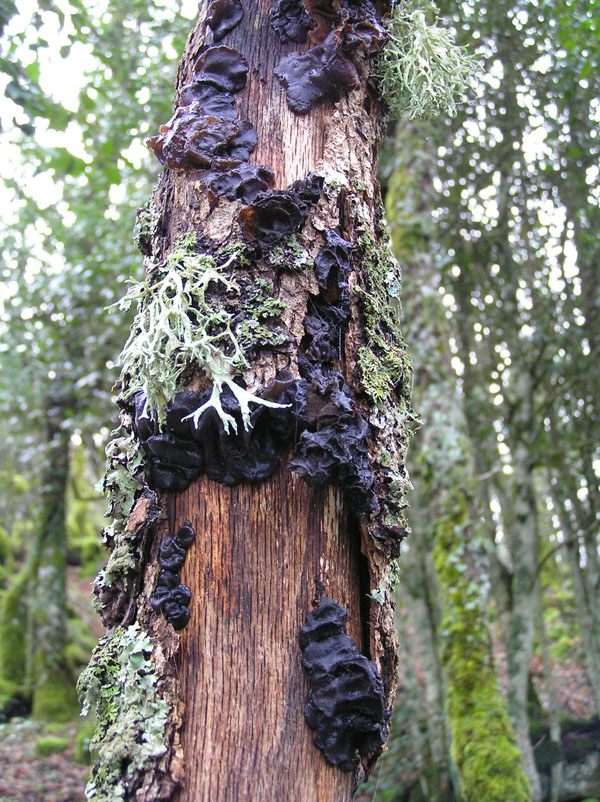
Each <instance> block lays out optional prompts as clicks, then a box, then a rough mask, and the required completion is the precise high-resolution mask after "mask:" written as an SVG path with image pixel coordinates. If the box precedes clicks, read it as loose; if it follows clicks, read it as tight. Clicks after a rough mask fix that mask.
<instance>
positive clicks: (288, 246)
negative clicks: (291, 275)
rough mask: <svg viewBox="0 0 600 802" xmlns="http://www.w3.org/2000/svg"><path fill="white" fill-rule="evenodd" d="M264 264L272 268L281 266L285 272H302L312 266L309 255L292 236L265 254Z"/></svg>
mask: <svg viewBox="0 0 600 802" xmlns="http://www.w3.org/2000/svg"><path fill="white" fill-rule="evenodd" d="M265 262H266V264H268V265H270V266H272V267H282V266H283V267H285V268H286V269H287V270H291V269H293V270H304V269H306V268H312V266H313V260H312V259H311V257H310V254H309V253H308V251H307V250H306V248H304V247H303V246H302V245H301V244H300V243H299V242H298V240H297V239H296V237H295V236H293V235H291V236H289V237H286V238H285V239H284V240H282V242H281V243H280V244H279V245H278V246H277V247H275V248H272V249H271V250H270V251H269V252H268V253H267V254H266V256H265Z"/></svg>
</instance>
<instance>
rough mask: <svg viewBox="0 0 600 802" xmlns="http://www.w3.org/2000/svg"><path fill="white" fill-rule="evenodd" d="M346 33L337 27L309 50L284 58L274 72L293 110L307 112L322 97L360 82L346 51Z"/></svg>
mask: <svg viewBox="0 0 600 802" xmlns="http://www.w3.org/2000/svg"><path fill="white" fill-rule="evenodd" d="M343 43H344V40H343V34H342V33H341V32H340V30H339V29H334V30H333V31H331V33H330V34H329V35H328V36H327V38H326V39H325V40H324V41H323V42H321V44H318V45H315V47H313V48H311V49H310V50H309V51H308V53H305V54H303V55H298V54H297V53H293V54H292V55H290V56H287V57H286V58H284V59H282V61H280V63H279V64H278V65H277V67H276V68H275V74H276V75H277V77H278V78H279V80H280V81H281V83H282V84H283V85H284V87H285V88H286V90H287V102H288V105H289V107H290V108H291V109H292V111H295V112H296V113H297V114H306V113H307V112H308V111H310V109H311V108H312V107H313V106H315V105H316V104H317V103H320V102H321V101H323V100H337V98H338V97H339V95H340V92H342V91H346V90H348V89H352V88H354V87H356V86H358V85H359V84H360V79H359V76H358V72H357V70H356V67H355V65H354V63H353V62H352V60H351V59H350V58H349V57H348V55H347V54H346V53H345V52H344V49H343Z"/></svg>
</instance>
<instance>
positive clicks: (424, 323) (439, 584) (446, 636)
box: [386, 128, 531, 802]
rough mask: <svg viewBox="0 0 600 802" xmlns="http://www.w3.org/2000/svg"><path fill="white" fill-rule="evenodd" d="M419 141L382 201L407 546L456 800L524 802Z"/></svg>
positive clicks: (401, 156)
mask: <svg viewBox="0 0 600 802" xmlns="http://www.w3.org/2000/svg"><path fill="white" fill-rule="evenodd" d="M423 139H425V137H422V136H421V135H420V132H419V130H418V129H416V130H415V129H413V130H411V129H410V128H409V129H408V130H407V129H403V130H402V131H399V133H398V135H397V153H396V159H397V163H396V169H395V172H394V174H393V175H392V178H391V180H390V183H389V187H388V193H387V196H386V206H387V209H388V212H389V215H390V219H391V221H392V240H393V245H394V251H395V253H396V254H397V255H398V257H399V258H400V259H401V260H402V262H403V263H404V264H405V265H406V267H405V296H406V301H405V310H406V330H407V337H409V338H410V340H411V341H412V343H413V346H412V347H413V352H414V356H415V390H414V395H415V402H416V407H417V409H418V410H419V412H420V413H421V415H422V417H423V428H422V430H421V431H420V432H419V434H418V436H417V438H416V442H415V445H414V447H413V449H412V452H411V458H412V460H413V469H412V474H413V480H414V483H415V486H416V489H417V496H418V498H419V501H420V509H419V514H418V515H417V516H416V517H415V519H414V522H413V521H412V520H411V519H410V518H409V520H410V522H411V525H412V530H413V534H412V536H411V543H410V547H411V549H412V548H414V540H416V539H417V538H424V539H425V540H426V541H429V542H430V543H431V544H432V549H433V562H434V566H435V570H434V571H432V574H433V577H432V579H430V583H429V584H430V587H429V590H428V592H429V593H430V594H431V595H432V596H434V597H437V598H439V601H438V604H439V607H440V608H441V620H439V621H438V622H437V625H438V632H437V637H438V638H439V642H440V661H441V666H442V669H443V673H444V678H445V697H446V699H445V707H446V715H447V722H448V723H447V726H448V728H449V730H450V734H451V755H452V761H453V763H454V765H455V767H456V771H457V774H458V784H459V789H457V796H459V797H460V799H461V800H464V802H479V801H480V800H486V802H506V800H511V802H517V801H519V802H528V800H530V798H531V796H530V791H529V787H528V783H527V779H526V777H525V774H524V772H523V769H522V767H521V756H520V754H519V751H518V749H517V747H516V744H515V735H514V732H513V731H512V729H511V726H510V723H509V719H508V714H507V709H506V703H505V701H504V699H503V697H502V694H501V693H500V689H499V686H498V682H497V679H496V675H495V671H494V664H493V658H492V644H491V637H490V632H489V629H488V621H487V615H486V605H487V598H486V578H485V576H486V570H487V566H486V560H485V552H486V539H487V533H486V532H485V527H484V526H482V517H481V516H480V514H479V502H478V487H477V479H476V469H475V462H474V458H473V449H472V444H471V441H470V439H469V437H468V435H467V425H466V420H465V415H464V411H463V405H462V399H461V398H460V396H459V395H458V393H457V391H456V379H455V375H454V372H453V370H452V367H451V358H452V353H451V350H450V346H449V342H450V339H451V336H452V334H453V332H452V329H451V327H450V324H449V323H448V320H447V317H446V313H445V308H444V305H443V303H442V300H441V296H440V293H439V286H438V283H439V279H438V276H437V273H436V265H435V261H434V259H433V257H432V255H431V253H430V248H429V239H428V225H429V212H430V207H429V206H428V204H427V191H428V187H429V177H430V175H431V174H432V156H431V154H430V153H429V152H428V151H427V149H426V147H423V146H422V145H421V142H422V140H423ZM418 524H420V525H421V527H423V529H424V531H419V530H418V529H417V525H418ZM432 580H433V581H432ZM423 592H424V591H423Z"/></svg>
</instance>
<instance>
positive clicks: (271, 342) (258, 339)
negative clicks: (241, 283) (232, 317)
mask: <svg viewBox="0 0 600 802" xmlns="http://www.w3.org/2000/svg"><path fill="white" fill-rule="evenodd" d="M239 308H240V313H241V317H242V320H241V322H240V323H238V324H237V325H236V327H235V334H236V337H237V340H238V342H239V343H240V346H241V347H242V350H243V351H244V354H245V355H249V354H250V353H251V352H252V351H253V350H255V349H257V348H278V347H281V346H283V345H285V344H286V343H287V342H289V337H288V335H287V334H286V333H285V331H283V329H281V328H280V327H278V326H275V327H274V326H273V324H274V322H275V321H276V320H277V319H278V318H279V317H280V315H281V313H282V312H283V311H284V310H285V304H284V303H283V301H279V300H277V298H274V297H273V285H272V284H270V283H269V282H268V281H266V280H265V279H257V281H256V282H255V283H254V284H249V285H247V286H246V287H244V289H243V290H242V294H241V300H240V304H239Z"/></svg>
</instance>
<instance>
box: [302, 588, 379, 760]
mask: <svg viewBox="0 0 600 802" xmlns="http://www.w3.org/2000/svg"><path fill="white" fill-rule="evenodd" d="M347 620H348V611H347V610H345V609H344V608H343V607H340V605H339V604H336V602H334V601H333V600H332V599H328V598H325V597H324V598H322V599H321V602H320V604H319V606H318V607H317V608H316V610H314V611H313V612H311V613H308V615H307V616H306V625H305V626H304V627H302V629H301V630H300V636H299V643H300V648H301V650H302V666H303V667H304V670H305V671H306V672H307V674H308V679H309V683H310V690H309V692H308V698H307V702H306V706H305V708H304V717H305V719H306V723H307V724H308V726H309V727H310V728H311V729H312V730H315V738H314V743H315V746H316V747H318V748H319V749H320V750H321V752H322V753H323V755H324V756H325V759H326V760H327V761H328V762H329V763H331V764H332V765H334V766H337V767H338V768H340V769H341V770H342V771H353V770H354V769H356V768H357V765H358V762H359V760H360V758H361V757H362V758H365V757H368V756H369V755H371V754H373V753H374V752H377V751H378V750H379V749H381V747H382V746H383V745H384V744H385V741H386V739H387V735H388V729H389V719H390V712H389V711H387V710H386V707H385V692H384V687H383V682H382V681H381V678H380V676H379V674H378V672H377V667H376V666H375V663H373V662H372V661H371V660H368V659H367V658H366V657H365V656H364V655H363V654H361V653H360V652H359V650H358V649H357V648H356V644H355V642H354V640H353V638H351V637H350V636H349V635H347V634H346V621H347Z"/></svg>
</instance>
